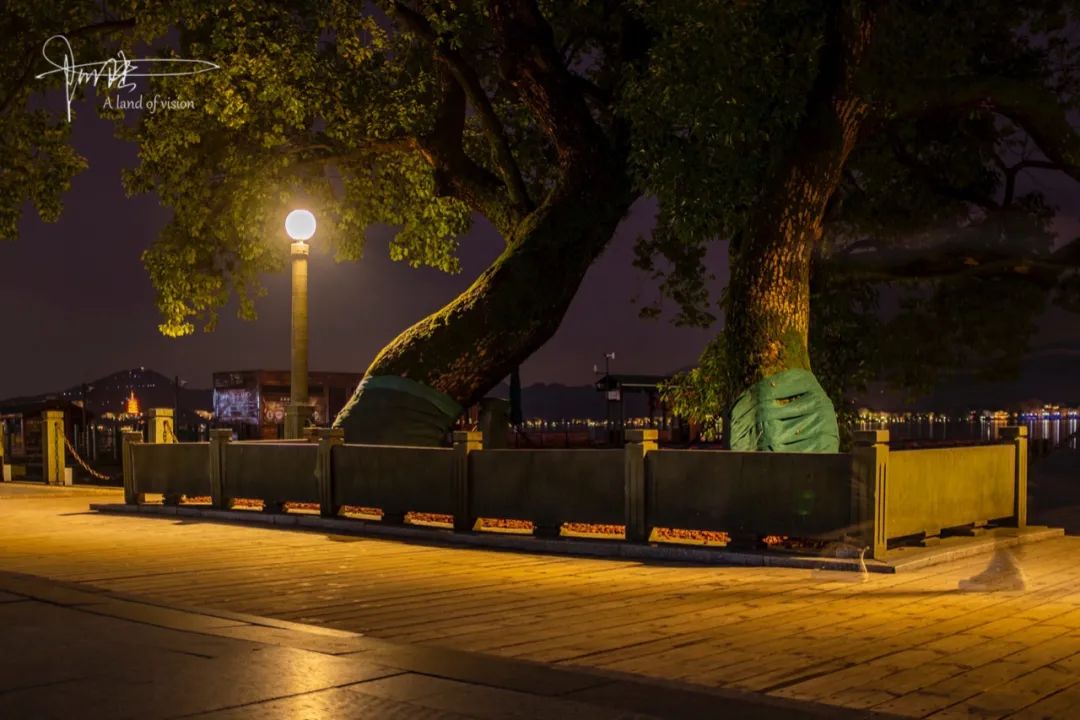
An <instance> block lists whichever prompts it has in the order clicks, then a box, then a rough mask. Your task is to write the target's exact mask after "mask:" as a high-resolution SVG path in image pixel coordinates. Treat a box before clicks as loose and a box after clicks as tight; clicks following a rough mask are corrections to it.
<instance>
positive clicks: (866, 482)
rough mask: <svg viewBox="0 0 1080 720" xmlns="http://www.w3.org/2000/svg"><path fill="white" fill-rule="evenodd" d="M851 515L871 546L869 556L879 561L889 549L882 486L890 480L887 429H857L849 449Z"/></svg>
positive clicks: (883, 487) (883, 488) (883, 489)
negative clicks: (852, 445)
mask: <svg viewBox="0 0 1080 720" xmlns="http://www.w3.org/2000/svg"><path fill="white" fill-rule="evenodd" d="M851 464H852V467H851V474H852V480H851V483H852V487H851V503H852V508H851V517H852V519H854V520H857V522H858V525H859V531H860V533H861V535H862V537H863V538H864V540H865V542H866V544H867V545H868V546H869V547H870V557H872V558H874V559H876V560H881V559H882V558H884V557H885V551H886V550H887V549H888V540H889V533H888V527H887V526H886V518H887V516H888V512H887V508H886V507H885V497H886V496H885V487H886V484H887V483H888V479H889V477H888V476H889V431H888V430H858V431H856V432H855V447H854V448H852V451H851Z"/></svg>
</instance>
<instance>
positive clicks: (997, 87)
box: [897, 77, 1080, 181]
mask: <svg viewBox="0 0 1080 720" xmlns="http://www.w3.org/2000/svg"><path fill="white" fill-rule="evenodd" d="M948 108H955V109H964V108H985V109H987V110H990V111H992V112H996V113H998V114H1000V115H1002V116H1004V117H1007V118H1009V119H1010V120H1012V121H1013V122H1014V123H1016V124H1017V125H1019V126H1020V127H1021V128H1023V129H1024V130H1025V131H1026V132H1027V133H1028V134H1029V135H1030V136H1031V139H1032V140H1033V141H1034V142H1035V144H1036V145H1037V146H1038V148H1039V150H1041V151H1042V153H1043V154H1044V155H1045V156H1046V157H1047V158H1049V159H1050V161H1051V163H1052V165H1053V167H1054V169H1059V170H1061V171H1062V172H1064V173H1066V174H1068V175H1069V176H1070V177H1072V178H1073V179H1074V180H1077V181H1080V135H1078V134H1077V132H1076V130H1075V129H1074V128H1073V127H1072V125H1071V124H1070V123H1069V119H1068V117H1067V115H1066V113H1065V110H1064V108H1062V107H1061V103H1060V102H1059V101H1058V97H1057V96H1056V95H1055V94H1054V92H1053V91H1052V90H1050V89H1048V88H1046V87H1043V86H1042V85H1039V84H1037V83H1035V82H1031V81H1024V80H1013V79H1011V78H1002V77H960V78H945V79H943V80H937V81H933V80H926V79H924V80H923V81H921V82H919V83H918V84H917V85H913V86H912V87H911V88H909V89H908V90H907V91H906V92H902V93H901V95H900V99H899V102H898V104H897V111H898V112H899V113H900V114H901V115H919V114H924V113H926V112H930V111H933V110H937V109H948ZM1031 167H1039V166H1037V165H1032V166H1031Z"/></svg>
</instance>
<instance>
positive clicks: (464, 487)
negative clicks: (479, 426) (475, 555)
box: [452, 430, 484, 532]
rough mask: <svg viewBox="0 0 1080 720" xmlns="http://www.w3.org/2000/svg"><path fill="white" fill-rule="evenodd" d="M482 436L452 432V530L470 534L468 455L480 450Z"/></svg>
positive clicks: (470, 512)
mask: <svg viewBox="0 0 1080 720" xmlns="http://www.w3.org/2000/svg"><path fill="white" fill-rule="evenodd" d="M483 447H484V434H483V433H482V432H478V431H475V430H455V431H454V477H453V478H452V482H453V488H454V498H455V500H454V530H456V531H457V532H470V531H472V530H473V528H474V527H475V525H476V518H475V517H473V512H472V483H471V482H470V478H469V453H471V452H472V451H474V450H482V449H483Z"/></svg>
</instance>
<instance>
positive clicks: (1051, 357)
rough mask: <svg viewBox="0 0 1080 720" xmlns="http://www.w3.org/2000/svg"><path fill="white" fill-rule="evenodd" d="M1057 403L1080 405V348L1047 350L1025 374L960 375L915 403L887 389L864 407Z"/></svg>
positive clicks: (1027, 363)
mask: <svg viewBox="0 0 1080 720" xmlns="http://www.w3.org/2000/svg"><path fill="white" fill-rule="evenodd" d="M1045 403H1054V404H1060V405H1065V406H1068V407H1080V347H1072V346H1056V347H1048V348H1043V349H1041V350H1039V351H1036V352H1034V353H1032V354H1031V355H1029V356H1028V357H1027V358H1026V359H1025V360H1024V362H1023V365H1022V368H1021V371H1020V376H1019V377H1017V378H1015V379H1013V380H1008V381H1004V382H987V381H985V380H980V379H979V378H977V377H975V376H974V375H971V374H967V375H959V376H956V377H954V378H951V379H950V380H949V381H947V382H942V383H940V384H939V385H938V387H936V388H935V389H934V391H933V392H931V393H929V394H927V395H924V396H922V397H919V398H916V399H915V401H914V402H912V401H910V400H908V399H907V398H905V397H904V395H903V394H902V393H898V392H895V391H893V390H890V389H888V388H886V387H884V386H882V385H877V386H875V387H874V388H873V389H872V391H871V392H869V393H867V394H866V395H865V396H864V397H863V398H860V399H859V400H858V404H860V405H865V406H867V407H870V408H873V409H875V410H884V411H904V410H915V411H927V410H939V411H953V410H983V409H985V410H1026V409H1033V408H1036V407H1040V406H1042V405H1043V404H1045Z"/></svg>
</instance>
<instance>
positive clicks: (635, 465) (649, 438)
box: [623, 429, 659, 542]
mask: <svg viewBox="0 0 1080 720" xmlns="http://www.w3.org/2000/svg"><path fill="white" fill-rule="evenodd" d="M658 436H659V433H658V432H657V431H656V430H652V429H650V430H627V431H626V445H625V447H624V457H625V460H624V462H623V478H624V482H625V489H624V498H625V502H626V539H627V541H628V542H646V541H647V540H648V539H649V527H648V516H647V512H646V508H647V501H648V498H647V497H646V478H645V456H646V455H648V454H649V453H650V452H651V451H653V450H656V448H657V443H656V439H657V437H658Z"/></svg>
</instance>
